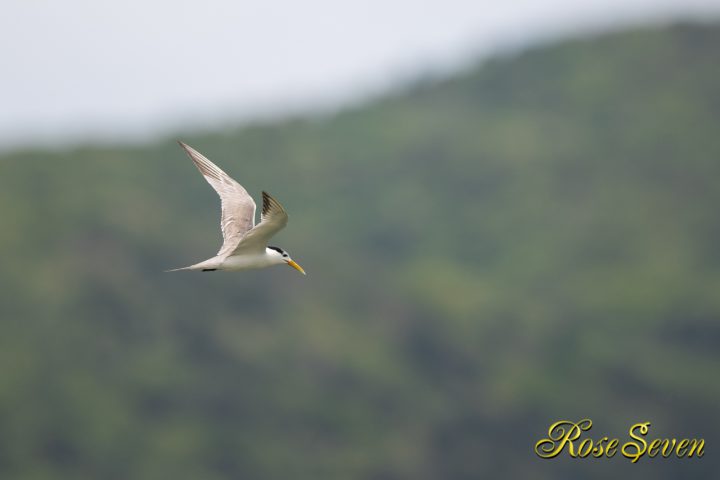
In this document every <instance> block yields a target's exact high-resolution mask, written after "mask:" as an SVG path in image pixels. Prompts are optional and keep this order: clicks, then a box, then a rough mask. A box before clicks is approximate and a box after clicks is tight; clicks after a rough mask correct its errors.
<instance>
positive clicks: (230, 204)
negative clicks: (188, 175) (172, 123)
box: [178, 142, 282, 255]
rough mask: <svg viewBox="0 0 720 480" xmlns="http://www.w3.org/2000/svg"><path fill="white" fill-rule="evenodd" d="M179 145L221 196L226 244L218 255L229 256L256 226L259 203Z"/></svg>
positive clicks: (189, 147)
mask: <svg viewBox="0 0 720 480" xmlns="http://www.w3.org/2000/svg"><path fill="white" fill-rule="evenodd" d="M178 143H179V144H180V146H181V147H182V148H183V149H185V152H187V154H188V155H189V156H190V158H191V159H192V161H193V162H194V163H195V166H196V167H197V168H198V170H200V173H202V174H203V176H204V177H205V180H207V182H208V183H209V184H210V185H211V186H212V187H213V188H214V189H215V191H216V192H217V193H218V195H219V196H220V204H221V210H222V216H221V218H220V229H221V230H222V235H223V244H222V247H220V251H218V255H227V254H229V253H230V252H232V251H233V250H235V248H236V247H237V246H238V243H240V240H241V239H242V238H243V236H245V234H247V232H249V231H250V230H252V229H253V227H254V226H255V208H256V207H255V201H254V200H253V199H252V197H251V196H250V195H249V194H248V192H247V190H245V189H244V188H243V186H242V185H240V184H239V183H237V182H236V181H235V180H233V179H232V178H230V176H229V175H228V174H227V173H225V172H223V171H222V170H221V169H220V168H219V167H218V166H217V165H215V164H214V163H212V162H211V161H210V160H208V159H207V158H206V157H205V156H204V155H203V154H202V153H200V152H198V151H197V150H195V149H194V148H192V147H191V146H189V145H186V144H185V143H183V142H178ZM281 208H282V207H281ZM263 210H264V208H263ZM258 226H259V225H258Z"/></svg>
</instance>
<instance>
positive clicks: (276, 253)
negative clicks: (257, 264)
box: [267, 245, 307, 275]
mask: <svg viewBox="0 0 720 480" xmlns="http://www.w3.org/2000/svg"><path fill="white" fill-rule="evenodd" d="M267 254H268V255H270V256H271V257H272V258H273V259H275V260H276V261H277V262H278V263H286V264H288V265H290V266H291V267H292V268H294V269H295V270H297V271H298V272H300V273H302V274H303V275H307V274H306V273H305V270H303V268H302V267H301V266H300V265H298V264H297V263H296V262H295V261H294V260H293V259H292V258H290V255H289V254H288V253H287V252H286V251H285V250H283V249H282V248H280V247H273V246H271V245H268V247H267Z"/></svg>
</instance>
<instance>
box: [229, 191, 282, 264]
mask: <svg viewBox="0 0 720 480" xmlns="http://www.w3.org/2000/svg"><path fill="white" fill-rule="evenodd" d="M262 196H263V208H262V215H261V217H260V218H261V220H260V223H258V224H257V225H255V227H253V228H252V229H251V230H250V231H249V232H247V233H246V234H245V236H244V237H243V238H242V240H240V243H238V245H237V247H235V250H233V252H232V253H231V254H230V255H238V254H243V253H251V252H253V253H261V252H264V251H265V247H267V244H268V242H269V241H270V238H272V236H273V235H275V234H276V233H277V232H279V231H280V230H282V229H283V228H284V227H285V225H287V222H288V215H287V213H286V212H285V209H284V208H283V207H282V205H280V202H278V201H277V200H275V199H274V198H273V197H272V196H271V195H270V194H269V193H267V192H262Z"/></svg>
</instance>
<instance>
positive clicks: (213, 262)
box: [165, 257, 222, 272]
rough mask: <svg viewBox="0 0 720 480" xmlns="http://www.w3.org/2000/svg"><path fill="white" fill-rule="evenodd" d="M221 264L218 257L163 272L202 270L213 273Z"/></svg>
mask: <svg viewBox="0 0 720 480" xmlns="http://www.w3.org/2000/svg"><path fill="white" fill-rule="evenodd" d="M221 264H222V259H221V258H220V257H213V258H208V259H207V260H205V261H202V262H200V263H196V264H195V265H190V266H189V267H182V268H173V269H172V270H165V271H166V272H179V271H181V270H202V271H203V272H214V271H215V270H217V269H218V268H219V266H220V265H221Z"/></svg>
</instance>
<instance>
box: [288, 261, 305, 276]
mask: <svg viewBox="0 0 720 480" xmlns="http://www.w3.org/2000/svg"><path fill="white" fill-rule="evenodd" d="M287 264H288V265H290V266H291V267H293V268H294V269H295V270H297V271H298V272H300V273H302V274H303V275H307V273H305V270H303V268H302V267H301V266H300V265H298V264H297V263H295V261H294V260H290V261H289V262H287Z"/></svg>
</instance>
